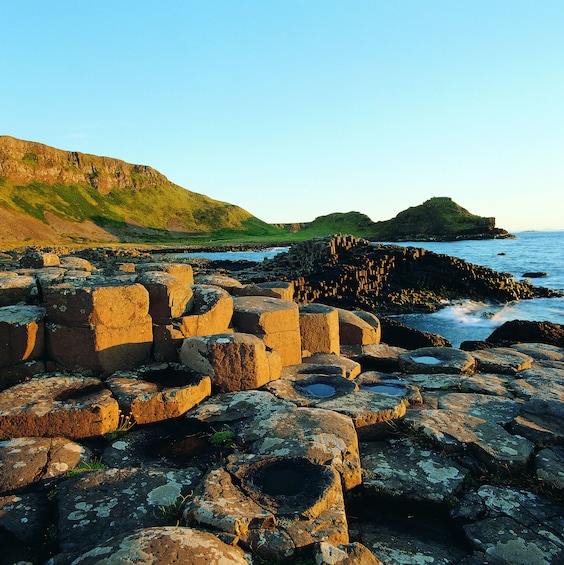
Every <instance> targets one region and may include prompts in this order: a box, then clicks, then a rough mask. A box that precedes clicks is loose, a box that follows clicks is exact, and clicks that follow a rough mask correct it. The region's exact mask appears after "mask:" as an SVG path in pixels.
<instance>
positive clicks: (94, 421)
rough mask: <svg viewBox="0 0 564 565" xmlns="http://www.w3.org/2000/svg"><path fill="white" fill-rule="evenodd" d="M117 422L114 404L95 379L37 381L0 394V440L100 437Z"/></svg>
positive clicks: (114, 401) (65, 377)
mask: <svg viewBox="0 0 564 565" xmlns="http://www.w3.org/2000/svg"><path fill="white" fill-rule="evenodd" d="M118 420H119V407H118V403H117V401H116V400H115V399H114V398H112V395H111V392H110V391H109V390H108V389H106V388H105V387H104V385H103V384H102V382H101V381H100V380H99V379H95V378H88V377H67V376H59V375H55V376H49V377H38V378H34V379H31V380H30V381H28V382H25V383H21V384H18V385H15V386H13V387H12V388H10V389H8V390H5V391H3V392H0V439H9V438H16V437H33V436H38V437H59V436H64V437H68V438H71V439H76V438H84V437H93V436H100V435H103V434H105V433H106V432H109V431H112V430H115V429H116V428H117V425H118Z"/></svg>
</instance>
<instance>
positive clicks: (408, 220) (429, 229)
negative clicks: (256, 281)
mask: <svg viewBox="0 0 564 565" xmlns="http://www.w3.org/2000/svg"><path fill="white" fill-rule="evenodd" d="M278 225H279V226H280V227H283V228H284V229H285V230H286V231H288V232H290V233H292V234H293V238H294V239H309V238H312V237H322V236H326V235H331V234H334V233H346V234H351V235H354V236H356V237H362V238H365V239H369V240H372V241H429V240H437V241H441V240H453V239H494V238H503V237H512V236H511V235H510V234H508V233H507V232H506V231H505V230H502V229H499V228H496V227H495V218H485V217H482V216H476V215H475V214H471V213H470V212H468V210H466V209H464V208H463V207H462V206H459V205H458V204H456V202H453V200H452V199H451V198H448V197H435V198H431V199H429V200H427V201H426V202H424V203H423V204H421V205H419V206H414V207H411V208H408V209H407V210H404V211H403V212H400V213H399V214H398V215H397V216H396V217H395V218H392V219H391V220H386V221H382V222H373V221H372V220H371V219H370V218H369V217H368V216H366V215H365V214H361V213H360V212H347V213H336V214H329V215H327V216H320V217H318V218H316V219H315V220H313V221H312V222H308V223H302V224H278Z"/></svg>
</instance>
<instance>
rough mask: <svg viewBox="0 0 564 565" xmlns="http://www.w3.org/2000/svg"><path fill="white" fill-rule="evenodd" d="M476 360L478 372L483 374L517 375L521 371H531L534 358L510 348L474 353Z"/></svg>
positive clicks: (496, 348)
mask: <svg viewBox="0 0 564 565" xmlns="http://www.w3.org/2000/svg"><path fill="white" fill-rule="evenodd" d="M471 355H472V357H474V359H476V363H477V366H478V371H480V372H482V373H498V374H502V375H515V374H517V373H518V372H519V371H523V370H524V369H529V368H530V367H531V366H532V364H533V358H532V357H529V356H528V355H525V354H524V353H520V352H519V351H515V350H514V349H510V348H508V347H493V348H491V349H484V350H482V351H472V352H471Z"/></svg>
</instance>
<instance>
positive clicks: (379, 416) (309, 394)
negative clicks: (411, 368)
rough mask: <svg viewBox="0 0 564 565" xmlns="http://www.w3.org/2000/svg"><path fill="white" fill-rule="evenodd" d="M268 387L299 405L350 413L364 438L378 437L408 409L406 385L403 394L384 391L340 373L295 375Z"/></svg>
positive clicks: (345, 413)
mask: <svg viewBox="0 0 564 565" xmlns="http://www.w3.org/2000/svg"><path fill="white" fill-rule="evenodd" d="M265 388H266V389H267V390H269V391H270V392H272V393H273V394H275V395H276V396H278V397H279V398H285V399H286V400H289V401H291V402H293V403H295V404H296V405H297V406H315V407H317V408H323V409H325V410H333V411H335V412H339V413H340V414H344V415H346V416H348V417H349V418H351V420H352V421H353V423H354V426H355V428H356V429H357V433H358V435H359V437H360V438H363V439H364V438H370V437H378V436H379V435H381V434H382V432H383V431H387V430H386V429H385V428H386V423H387V422H390V421H392V420H397V419H398V418H401V417H402V416H403V415H404V414H405V411H406V403H405V402H404V398H405V396H407V389H406V388H404V389H403V396H397V395H396V396H393V395H389V394H381V393H379V392H373V391H371V390H370V389H369V388H366V389H364V390H359V389H358V387H357V386H356V383H355V382H354V381H352V382H351V381H349V380H347V379H345V378H344V377H340V376H333V375H331V376H329V375H315V374H310V375H295V376H294V377H292V378H281V379H278V380H277V381H273V382H272V383H270V384H269V385H267V386H266V387H265Z"/></svg>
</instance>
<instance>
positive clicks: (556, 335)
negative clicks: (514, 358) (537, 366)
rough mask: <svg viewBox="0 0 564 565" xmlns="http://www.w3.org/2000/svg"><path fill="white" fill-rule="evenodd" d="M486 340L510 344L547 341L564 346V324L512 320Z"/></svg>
mask: <svg viewBox="0 0 564 565" xmlns="http://www.w3.org/2000/svg"><path fill="white" fill-rule="evenodd" d="M486 341H488V342H490V343H494V344H496V345H501V346H508V345H512V344H514V343H520V342H521V343H547V344H549V345H556V346H557V347H564V326H563V325H562V324H553V323H552V322H529V321H527V320H511V321H510V322H505V324H503V325H502V326H500V327H499V328H497V329H496V330H494V331H493V332H492V333H491V334H490V335H489V337H488V338H487V339H486Z"/></svg>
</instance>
